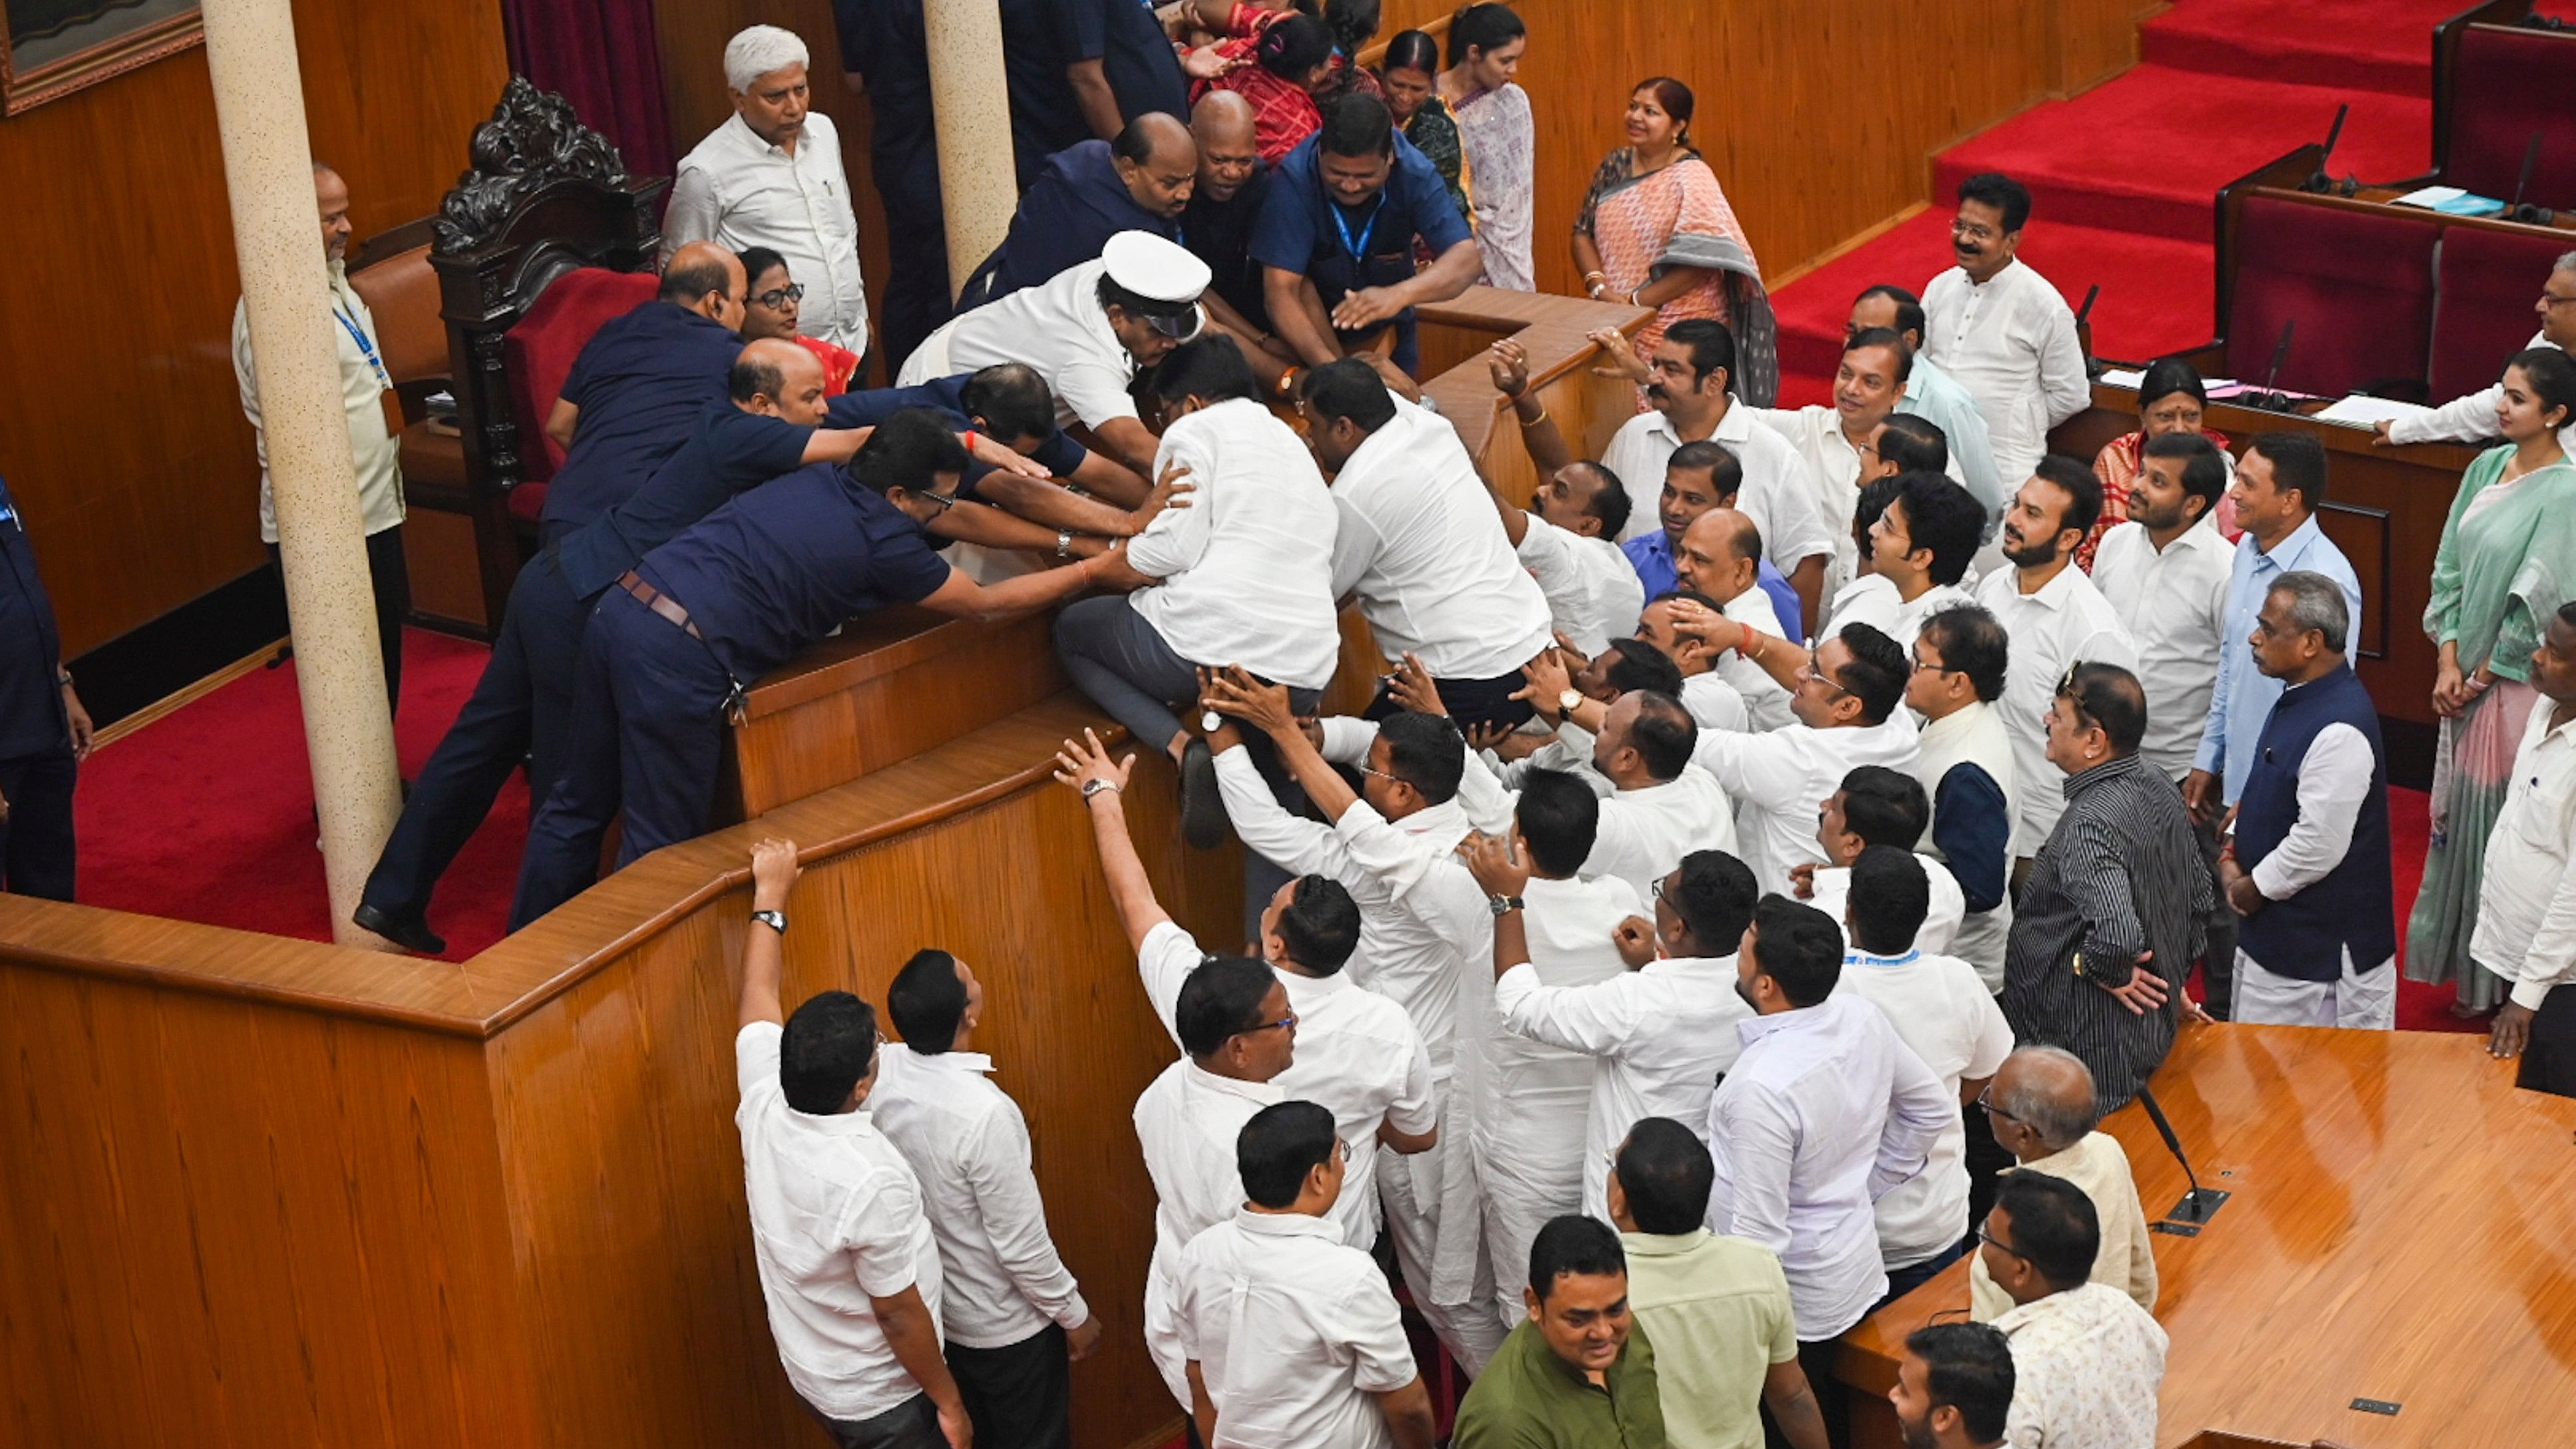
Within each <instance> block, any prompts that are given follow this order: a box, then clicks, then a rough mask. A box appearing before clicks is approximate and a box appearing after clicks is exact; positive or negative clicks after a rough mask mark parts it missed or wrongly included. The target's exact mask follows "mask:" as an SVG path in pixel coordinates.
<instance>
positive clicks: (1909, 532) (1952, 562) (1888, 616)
mask: <svg viewBox="0 0 2576 1449" xmlns="http://www.w3.org/2000/svg"><path fill="white" fill-rule="evenodd" d="M1882 431H1883V432H1893V431H1895V429H1893V428H1887V429H1883V430H1882ZM1894 483H1895V487H1896V496H1895V497H1893V498H1891V499H1889V500H1888V503H1887V507H1886V508H1884V509H1882V510H1881V511H1880V512H1879V515H1878V517H1877V518H1876V520H1874V521H1873V522H1871V524H1870V525H1869V568H1870V573H1869V577H1870V578H1875V579H1879V580H1882V581H1884V588H1883V590H1881V589H1870V590H1864V589H1863V588H1861V587H1860V586H1859V585H1855V586H1854V587H1852V588H1850V589H1846V590H1844V594H1845V595H1846V596H1851V595H1863V596H1864V601H1863V602H1860V603H1859V604H1858V605H1857V606H1856V607H1853V608H1849V609H1846V608H1842V607H1840V606H1839V605H1838V606H1837V607H1836V608H1835V611H1834V618H1833V623H1832V626H1831V627H1830V628H1828V629H1827V630H1826V631H1825V633H1826V636H1827V637H1830V636H1831V635H1832V634H1834V633H1837V632H1839V631H1840V630H1841V628H1842V626H1843V625H1845V624H1868V625H1870V626H1872V627H1874V628H1876V629H1877V630H1879V631H1880V632H1881V633H1883V634H1885V635H1887V637H1889V638H1891V639H1893V640H1895V641H1896V642H1897V643H1898V644H1899V645H1901V646H1904V647H1907V648H1911V647H1913V644H1914V636H1915V635H1916V634H1918V633H1920V632H1922V629H1923V621H1924V620H1925V619H1928V618H1930V617H1931V616H1932V615H1933V614H1935V613H1938V612H1939V611H1941V610H1943V609H1947V608H1951V607H1953V606H1955V605H1959V604H1971V603H1974V602H1976V600H1975V598H1974V597H1973V596H1971V595H1970V594H1969V593H1968V591H1967V590H1965V589H1963V588H1961V587H1959V580H1961V579H1963V578H1965V577H1967V574H1968V565H1969V563H1970V562H1971V561H1972V560H1974V559H1975V558H1976V556H1977V549H1978V547H1979V543H1978V540H1979V538H1980V537H1981V536H1982V535H1983V532H1984V529H1985V523H1986V513H1985V509H1984V508H1983V507H1981V506H1979V504H1978V503H1977V500H1976V497H1975V495H1973V494H1971V493H1970V492H1968V490H1967V489H1966V488H1963V487H1961V486H1960V485H1959V484H1958V483H1957V482H1955V481H1953V480H1952V479H1949V478H1945V477H1943V476H1941V475H1940V474H1938V473H1899V474H1897V475H1896V476H1895V479H1894Z"/></svg>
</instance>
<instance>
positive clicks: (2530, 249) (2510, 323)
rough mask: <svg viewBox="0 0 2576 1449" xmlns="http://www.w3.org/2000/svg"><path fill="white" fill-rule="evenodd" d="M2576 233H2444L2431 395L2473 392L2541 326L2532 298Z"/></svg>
mask: <svg viewBox="0 0 2576 1449" xmlns="http://www.w3.org/2000/svg"><path fill="white" fill-rule="evenodd" d="M2571 241H2576V238H2569V237H2565V236H2563V235H2562V236H2559V237H2547V236H2537V235H2519V236H2518V235H2515V234H2512V233H2510V232H2500V231H2487V230H2484V229H2483V228H2477V227H2467V226H2454V227H2451V228H2449V229H2447V230H2445V231H2444V232H2443V233H2442V254H2441V261H2440V263H2439V266H2438V268H2437V270H2436V275H2437V276H2438V277H2439V279H2440V282H2441V288H2442V292H2441V298H2442V300H2441V305H2440V306H2439V307H2437V308H2436V309H2435V310H2434V313H2433V370H2432V372H2431V373H2430V374H2429V376H2430V378H2431V381H2432V384H2433V401H2435V402H2437V403H2438V402H2447V401H2449V400H2450V399H2452V398H2455V397H2459V396H2461V395H2463V394H2465V393H2472V392H2476V391H2477V390H2478V389H2480V388H2482V387H2485V386H2486V385H2487V384H2489V383H2491V382H2494V381H2495V380H2496V378H2497V377H2498V376H2499V375H2500V374H2502V372H2503V371H2504V360H2505V359H2506V358H2508V357H2511V356H2512V355H2514V354H2515V353H2517V352H2520V351H2521V350H2522V348H2523V345H2524V344H2525V343H2528V342H2529V341H2531V334H2532V333H2534V332H2536V331H2538V330H2539V329H2540V318H2539V315H2538V314H2537V313H2536V312H2534V311H2533V310H2532V304H2533V303H2535V302H2537V301H2538V300H2539V299H2540V292H2541V287H2542V285H2543V284H2545V283H2546V282H2547V281H2548V280H2549V269H2550V266H2551V264H2552V263H2554V262H2556V261H2557V260H2558V258H2559V256H2560V255H2561V254H2563V253H2565V252H2566V251H2568V250H2569V246H2570V242H2571Z"/></svg>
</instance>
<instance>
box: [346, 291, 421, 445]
mask: <svg viewBox="0 0 2576 1449" xmlns="http://www.w3.org/2000/svg"><path fill="white" fill-rule="evenodd" d="M331 315H332V317H334V318H335V319H337V320H338V321H339V323H340V326H341V327H342V328H344V329H346V330H347V332H348V334H349V340H350V341H352V342H355V343H357V344H358V355H359V356H361V357H363V358H365V359H366V360H367V366H368V368H369V369H371V370H372V371H373V372H374V373H375V374H376V385H377V388H378V389H379V390H378V391H377V393H376V405H377V406H378V407H380V408H382V409H384V414H385V432H386V434H387V435H388V436H391V437H397V438H398V437H401V436H402V430H403V421H404V420H403V410H402V397H401V395H400V394H398V393H396V392H395V391H394V380H393V377H392V375H391V374H390V373H387V372H386V371H385V364H384V360H383V359H382V358H380V357H378V356H377V355H376V344H375V340H374V339H373V338H370V337H369V336H367V329H366V328H364V327H361V326H359V325H358V321H357V319H356V318H354V317H351V316H350V315H349V314H348V313H346V312H343V311H341V310H340V307H339V304H338V303H336V302H335V303H333V304H332V306H331Z"/></svg>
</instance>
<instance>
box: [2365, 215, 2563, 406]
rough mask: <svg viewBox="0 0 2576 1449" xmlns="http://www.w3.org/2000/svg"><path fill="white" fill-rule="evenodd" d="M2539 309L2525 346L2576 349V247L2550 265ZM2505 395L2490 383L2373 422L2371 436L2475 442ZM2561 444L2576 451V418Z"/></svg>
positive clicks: (2499, 385)
mask: <svg viewBox="0 0 2576 1449" xmlns="http://www.w3.org/2000/svg"><path fill="white" fill-rule="evenodd" d="M2532 310H2533V311H2535V312H2537V313H2539V314H2540V330H2539V331H2538V332H2535V333H2533V334H2532V335H2531V340H2530V341H2529V342H2526V343H2524V344H2523V346H2524V347H2525V348H2532V347H2555V348H2558V349H2559V350H2561V351H2563V352H2567V353H2569V354H2576V252H2568V253H2566V254H2565V255H2563V256H2561V257H2560V258H2559V259H2558V261H2557V263H2556V264H2555V265H2554V266H2552V267H2551V268H2550V271H2549V280H2548V281H2547V282H2545V283H2543V284H2542V285H2541V288H2540V300H2539V301H2537V302H2534V303H2532ZM2498 372H2499V374H2501V372H2502V369H2501V368H2499V369H2498ZM2503 400H2504V384H2503V383H2502V382H2501V381H2498V382H2495V383H2492V384H2489V385H2488V386H2487V387H2486V388H2484V389H2483V390H2481V391H2478V392H2473V393H2470V394H2469V395H2468V396H2466V397H2463V398H2456V399H2453V400H2452V401H2450V402H2447V403H2444V404H2443V405H2442V406H2440V407H2438V408H2435V409H2433V410H2432V411H2430V412H2423V413H2413V414H2409V415H2408V416H2406V417H2402V418H2397V419H2395V420H2393V421H2389V422H2381V423H2374V424H2372V427H2374V428H2375V429H2376V430H2377V432H2378V436H2377V437H2376V438H2374V439H2372V441H2374V442H2377V443H2383V444H2390V443H2436V442H2456V443H2474V442H2478V441H2481V440H2483V439H2487V438H2492V437H2494V436H2495V432H2496V427H2495V419H2496V404H2498V403H2499V402H2501V401H2503ZM2558 441H2559V445H2560V446H2562V447H2564V448H2565V449H2566V450H2567V451H2568V453H2569V454H2570V455H2572V456H2576V422H2571V423H2569V424H2568V425H2567V426H2566V427H2564V428H2561V429H2559V432H2558Z"/></svg>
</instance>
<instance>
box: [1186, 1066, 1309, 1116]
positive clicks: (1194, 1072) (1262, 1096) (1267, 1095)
mask: <svg viewBox="0 0 2576 1449" xmlns="http://www.w3.org/2000/svg"><path fill="white" fill-rule="evenodd" d="M1188 1080H1189V1081H1190V1082H1191V1083H1192V1084H1193V1085H1195V1086H1198V1087H1200V1088H1202V1089H1204V1090H1207V1091H1211V1092H1224V1093H1226V1094H1228V1095H1230V1096H1236V1097H1241V1098H1243V1099H1244V1100H1245V1101H1247V1102H1259V1103H1260V1104H1261V1105H1263V1106H1265V1107H1267V1106H1270V1105H1272V1104H1273V1103H1276V1102H1280V1101H1284V1100H1286V1096H1285V1094H1284V1093H1282V1092H1281V1091H1280V1090H1279V1086H1278V1084H1277V1083H1275V1082H1247V1081H1244V1080H1243V1079H1242V1078H1240V1077H1220V1076H1218V1075H1217V1074H1216V1073H1214V1072H1211V1071H1209V1070H1208V1069H1207V1068H1205V1067H1203V1066H1200V1065H1199V1064H1198V1063H1197V1062H1191V1063H1190V1074H1189V1078H1188Z"/></svg>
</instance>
